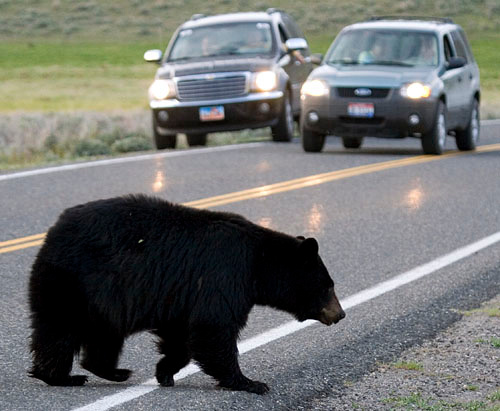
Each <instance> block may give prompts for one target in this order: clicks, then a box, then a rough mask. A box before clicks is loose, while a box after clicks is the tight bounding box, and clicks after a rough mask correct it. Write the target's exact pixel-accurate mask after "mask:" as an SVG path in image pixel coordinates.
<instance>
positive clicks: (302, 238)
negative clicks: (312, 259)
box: [297, 235, 306, 240]
mask: <svg viewBox="0 0 500 411" xmlns="http://www.w3.org/2000/svg"><path fill="white" fill-rule="evenodd" d="M297 238H298V239H299V240H305V239H306V238H305V237H304V236H303V235H298V236H297Z"/></svg>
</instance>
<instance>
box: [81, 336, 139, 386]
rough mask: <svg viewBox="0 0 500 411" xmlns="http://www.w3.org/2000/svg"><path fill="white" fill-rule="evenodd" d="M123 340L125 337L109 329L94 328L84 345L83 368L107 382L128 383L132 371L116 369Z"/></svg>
mask: <svg viewBox="0 0 500 411" xmlns="http://www.w3.org/2000/svg"><path fill="white" fill-rule="evenodd" d="M123 340H124V339H123V337H120V336H118V335H116V334H115V333H113V332H111V331H110V330H109V328H108V329H105V328H104V327H97V329H95V328H94V330H93V331H92V333H91V334H90V335H89V336H87V337H86V341H85V342H84V343H83V359H82V361H81V363H80V364H81V366H82V367H83V368H85V369H86V370H88V371H90V372H91V373H93V374H95V375H97V376H98V377H101V378H104V379H105V380H109V381H115V382H123V381H126V380H127V379H128V378H129V377H130V375H131V374H132V371H130V370H127V369H121V368H116V365H117V364H118V358H119V356H120V352H121V349H122V346H123Z"/></svg>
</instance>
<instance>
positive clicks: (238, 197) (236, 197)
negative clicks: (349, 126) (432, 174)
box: [0, 144, 500, 254]
mask: <svg viewBox="0 0 500 411" xmlns="http://www.w3.org/2000/svg"><path fill="white" fill-rule="evenodd" d="M497 150H500V144H490V145H487V146H480V147H477V148H476V150H475V151H472V152H471V151H452V152H449V153H446V154H443V155H441V156H432V155H423V156H416V157H411V158H405V159H400V160H391V161H384V162H381V163H374V164H366V165H363V166H357V167H352V168H347V169H344V170H337V171H331V172H328V173H320V174H314V175H311V176H307V177H301V178H296V179H293V180H287V181H282V182H280V183H275V184H268V185H265V186H260V187H254V188H250V189H247V190H241V191H235V192H232V193H228V194H222V195H218V196H214V197H208V198H202V199H200V200H195V201H188V202H186V203H183V204H184V205H186V206H190V207H195V208H209V207H216V206H220V205H224V204H230V203H236V202H239V201H245V200H250V199H255V198H261V197H267V196H270V195H272V194H278V193H283V192H286V191H292V190H298V189H301V188H305V187H311V186H316V185H319V184H324V183H328V182H330V181H335V180H341V179H344V178H348V177H354V176H359V175H363V174H369V173H375V172H377V171H382V170H389V169H391V168H397V167H407V166H410V165H415V164H423V163H429V162H431V161H437V160H444V159H446V158H451V157H457V156H461V155H465V154H473V153H485V152H490V151H497ZM45 235H46V233H40V234H34V235H30V236H28V237H22V238H16V239H13V240H8V241H3V242H0V254H3V253H8V252H11V251H16V250H21V249H23V248H28V247H35V246H38V245H41V244H43V240H44V238H45Z"/></svg>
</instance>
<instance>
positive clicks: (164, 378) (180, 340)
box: [156, 331, 191, 387]
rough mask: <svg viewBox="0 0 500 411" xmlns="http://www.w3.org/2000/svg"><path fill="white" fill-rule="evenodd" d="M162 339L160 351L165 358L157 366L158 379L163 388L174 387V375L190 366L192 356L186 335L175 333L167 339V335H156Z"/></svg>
mask: <svg viewBox="0 0 500 411" xmlns="http://www.w3.org/2000/svg"><path fill="white" fill-rule="evenodd" d="M156 334H157V335H158V336H159V337H160V341H159V342H158V349H159V351H160V353H161V354H163V355H164V357H163V358H162V359H161V360H160V361H159V362H158V364H156V379H157V381H158V382H159V383H160V385H161V386H163V387H173V386H174V375H175V374H177V373H178V372H179V370H181V369H182V368H184V367H185V366H186V365H188V364H189V361H190V360H191V355H190V354H189V350H188V347H187V342H186V338H185V336H184V335H179V334H177V335H176V332H175V331H172V332H171V334H172V335H171V336H169V337H167V336H166V334H165V333H159V332H158V333H156Z"/></svg>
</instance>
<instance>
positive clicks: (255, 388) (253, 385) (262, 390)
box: [245, 381, 269, 395]
mask: <svg viewBox="0 0 500 411" xmlns="http://www.w3.org/2000/svg"><path fill="white" fill-rule="evenodd" d="M245 391H248V392H252V393H254V394H259V395H264V394H267V393H268V392H269V386H268V385H267V384H266V383H263V382H260V381H250V382H249V383H248V387H247V388H246V389H245Z"/></svg>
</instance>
